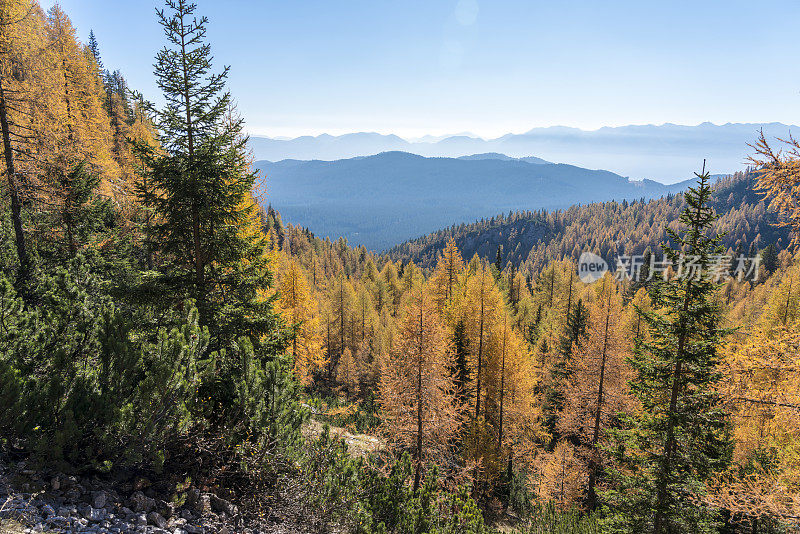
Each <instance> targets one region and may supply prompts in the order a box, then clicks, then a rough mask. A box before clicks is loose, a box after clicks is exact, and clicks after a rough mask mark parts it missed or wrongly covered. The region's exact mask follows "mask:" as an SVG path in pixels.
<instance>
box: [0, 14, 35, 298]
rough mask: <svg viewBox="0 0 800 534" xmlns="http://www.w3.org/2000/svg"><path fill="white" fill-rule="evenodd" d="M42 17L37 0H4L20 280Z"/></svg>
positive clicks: (0, 59)
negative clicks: (25, 186)
mask: <svg viewBox="0 0 800 534" xmlns="http://www.w3.org/2000/svg"><path fill="white" fill-rule="evenodd" d="M42 19H43V17H42V14H41V11H40V8H39V7H38V5H37V4H36V3H35V2H33V1H28V0H19V1H6V2H3V3H2V4H0V127H1V128H0V129H1V130H2V137H3V158H4V163H5V165H4V172H5V175H6V177H5V181H6V191H7V194H8V197H9V200H10V208H11V221H12V225H13V227H14V239H15V245H16V252H17V261H18V262H19V270H18V273H17V279H18V280H19V281H20V282H22V281H23V280H25V279H26V278H27V277H28V274H29V269H30V253H29V251H28V247H27V246H26V243H25V230H24V227H23V216H22V205H23V192H22V191H21V187H22V183H23V182H24V181H25V179H24V177H23V174H24V171H25V170H26V169H25V168H24V167H25V165H24V163H25V162H21V161H20V158H23V159H25V158H26V156H27V155H28V154H30V151H28V150H26V147H29V146H33V145H34V144H35V136H34V135H33V134H34V132H33V130H32V126H33V123H34V121H35V119H34V117H33V116H32V115H33V113H32V112H30V111H27V110H26V108H28V109H30V107H36V106H35V104H36V102H37V99H36V98H35V86H36V82H35V80H34V76H33V74H34V73H37V72H40V71H39V69H37V68H36V65H35V63H36V61H35V59H36V58H35V56H36V54H32V52H31V51H32V50H36V49H37V48H44V46H45V44H44V40H45V39H44V24H43V20H42ZM26 111H27V112H26ZM28 158H29V156H28Z"/></svg>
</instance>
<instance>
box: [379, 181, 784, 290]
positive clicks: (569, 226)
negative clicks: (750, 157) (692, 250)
mask: <svg viewBox="0 0 800 534" xmlns="http://www.w3.org/2000/svg"><path fill="white" fill-rule="evenodd" d="M755 182H756V179H755V175H754V174H753V173H736V174H734V175H732V176H730V177H724V178H719V179H718V180H717V181H716V182H715V185H714V191H713V194H712V196H711V199H710V201H709V202H710V205H711V206H712V207H713V208H714V209H715V210H716V211H717V212H718V213H719V214H720V218H719V219H718V220H717V221H715V223H714V225H713V229H714V231H716V232H720V233H724V234H725V235H724V237H723V240H722V244H723V245H724V247H725V249H726V252H728V253H730V254H736V255H738V254H742V253H748V252H749V253H751V255H752V252H753V251H754V250H760V249H762V248H764V247H766V246H767V245H769V244H773V245H776V246H778V247H779V248H782V247H785V246H786V245H787V244H788V242H789V237H788V229H787V228H785V227H777V226H776V225H775V223H776V222H777V221H778V216H777V214H776V212H775V210H771V209H769V208H768V207H767V202H765V200H764V197H763V195H761V194H759V193H758V192H757V191H755V190H754V185H755ZM685 207H686V203H685V200H684V197H683V195H682V194H680V193H678V194H670V195H666V196H664V197H662V198H658V199H654V200H649V201H647V200H644V199H640V200H634V201H631V202H627V201H623V202H614V201H612V202H598V203H592V204H586V205H576V206H571V207H570V208H568V209H566V210H556V211H546V210H538V211H532V212H531V211H526V212H519V211H514V212H509V213H508V214H500V215H497V216H495V217H492V218H491V219H481V220H480V221H478V222H475V223H473V224H460V225H454V226H451V227H449V228H445V229H443V230H440V231H438V232H434V233H432V234H429V235H426V236H424V237H421V238H418V239H414V240H411V241H408V242H406V243H403V244H400V245H398V246H396V247H393V248H391V249H390V250H389V251H388V253H387V254H388V256H389V257H390V258H392V259H393V260H395V261H404V262H408V261H413V262H414V263H416V264H418V265H420V266H421V267H423V268H426V269H430V268H432V267H433V266H434V265H435V262H436V258H437V257H438V254H439V253H440V251H441V250H443V249H444V247H445V244H446V243H447V241H448V240H449V239H453V240H455V242H456V245H457V246H458V247H459V249H460V250H462V251H463V252H464V256H465V257H468V258H471V257H472V256H473V255H474V254H477V255H478V256H479V257H481V258H483V259H487V260H490V261H495V259H496V258H497V252H498V248H499V249H500V256H501V264H502V265H505V264H506V263H510V264H512V265H514V266H515V267H516V268H518V269H519V270H521V271H523V272H525V273H527V274H531V275H532V274H535V273H538V272H540V271H541V270H542V268H543V267H544V265H545V264H547V262H549V261H552V260H560V259H565V258H571V259H573V260H576V261H577V259H578V257H579V256H580V254H581V253H582V252H586V251H589V252H594V253H596V254H599V255H600V256H602V257H603V258H604V259H605V260H606V261H607V262H610V263H611V265H614V262H615V257H616V256H617V255H634V254H643V253H644V252H645V250H646V249H650V250H651V251H655V252H658V253H660V245H661V243H662V242H663V241H664V240H667V239H668V236H667V233H666V229H667V228H668V227H673V228H674V227H676V224H677V220H678V216H679V215H680V212H681V211H682V210H683V209H684V208H685Z"/></svg>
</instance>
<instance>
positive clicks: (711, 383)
mask: <svg viewBox="0 0 800 534" xmlns="http://www.w3.org/2000/svg"><path fill="white" fill-rule="evenodd" d="M697 176H698V184H697V186H696V187H693V188H690V190H689V191H688V192H687V193H686V196H685V199H686V204H687V207H686V209H685V210H684V212H683V213H682V215H681V218H680V221H681V222H682V223H683V224H684V225H686V229H685V230H684V231H682V232H681V233H677V232H674V231H671V230H668V232H669V235H670V237H671V239H672V242H673V243H674V244H675V246H676V247H677V248H672V247H670V246H668V245H664V252H665V254H666V255H667V256H668V257H669V258H670V259H671V260H672V261H673V262H674V263H675V265H676V266H677V265H681V262H682V261H683V259H684V258H686V259H692V260H696V263H697V264H699V265H700V266H701V268H702V271H701V273H702V272H706V273H707V272H709V270H708V268H709V265H710V263H709V257H710V256H711V255H713V254H718V253H719V251H720V250H721V247H720V246H719V241H720V238H721V236H719V235H715V236H707V235H706V232H707V231H708V229H709V227H710V226H711V224H712V222H713V221H714V220H715V219H716V215H715V213H714V211H713V209H712V208H710V207H709V206H708V201H709V196H710V195H711V188H710V186H709V183H708V180H709V174H708V173H706V172H703V173H701V174H698V175H697ZM685 274H686V275H687V276H683V277H675V278H673V279H671V280H669V281H664V280H661V279H654V280H653V283H652V284H651V298H652V299H653V303H654V307H655V308H656V311H654V312H642V311H639V313H641V314H642V320H643V321H644V322H645V324H646V325H647V328H648V329H649V333H650V339H649V340H647V341H644V340H642V339H637V342H636V347H635V350H634V355H633V357H632V358H631V360H630V363H631V365H632V366H633V368H634V370H635V373H636V374H635V377H634V379H633V380H632V381H631V384H630V386H631V391H632V393H633V394H634V395H635V396H636V397H637V398H638V399H639V401H640V402H641V405H642V410H641V411H640V412H638V413H636V414H633V415H631V416H630V417H629V419H628V421H627V423H628V424H627V425H626V428H624V429H623V430H619V431H615V432H613V433H612V434H613V438H614V442H615V443H614V446H612V448H611V450H612V452H614V453H615V455H616V457H617V460H618V462H619V465H621V469H619V471H617V472H616V473H615V476H616V477H617V478H618V483H619V484H618V486H617V487H616V488H615V489H614V490H612V491H610V492H607V493H606V495H605V498H606V502H607V504H608V505H609V506H610V509H611V510H612V511H615V512H617V513H616V514H614V515H613V516H612V519H611V523H613V524H615V525H616V526H618V527H621V528H622V530H623V531H628V532H653V533H655V534H665V533H678V532H710V531H712V530H711V529H713V524H714V521H715V517H714V514H713V512H712V511H710V510H707V509H705V508H704V507H703V506H702V505H700V504H697V503H698V502H699V501H698V500H695V499H692V496H697V495H701V494H702V492H703V488H704V485H703V482H704V480H705V479H706V478H707V477H709V476H710V475H711V474H713V473H714V472H717V471H719V470H721V469H723V468H724V467H725V465H726V463H727V462H728V460H729V455H730V451H731V446H730V443H731V442H730V437H729V435H728V425H727V422H726V418H725V413H724V411H723V409H722V405H721V403H720V398H719V396H718V395H717V393H716V391H715V384H716V383H717V381H718V380H719V379H720V372H719V370H718V368H717V363H718V357H717V347H718V346H719V344H720V341H721V339H722V337H723V336H724V335H725V334H726V333H727V330H726V329H724V328H722V327H721V326H720V310H719V307H718V303H717V301H716V299H715V292H716V289H717V284H716V283H715V282H713V281H712V280H711V279H709V278H708V277H704V276H702V275H701V276H688V275H689V274H691V273H690V272H689V271H688V270H687V271H685Z"/></svg>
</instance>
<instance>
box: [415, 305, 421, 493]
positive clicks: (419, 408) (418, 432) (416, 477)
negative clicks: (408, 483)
mask: <svg viewBox="0 0 800 534" xmlns="http://www.w3.org/2000/svg"><path fill="white" fill-rule="evenodd" d="M422 339H423V327H422V296H421V295H420V302H419V354H418V355H417V466H416V469H415V471H414V493H416V492H417V490H418V489H419V482H420V469H421V468H422V358H423V349H422Z"/></svg>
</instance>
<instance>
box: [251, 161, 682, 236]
mask: <svg viewBox="0 0 800 534" xmlns="http://www.w3.org/2000/svg"><path fill="white" fill-rule="evenodd" d="M477 156H479V157H481V155H477ZM501 156H502V154H501ZM255 166H256V168H257V169H259V170H260V171H262V172H263V173H264V174H265V175H266V178H267V185H268V202H269V203H270V204H271V205H272V206H273V207H274V208H276V209H277V210H279V211H280V212H281V213H282V214H283V216H284V217H285V218H286V220H287V221H291V222H292V223H294V224H299V225H301V226H304V227H308V228H309V229H310V230H311V231H313V232H314V233H315V234H317V235H320V236H323V237H324V236H329V237H331V238H332V239H335V238H337V237H339V236H343V237H345V238H346V239H347V240H348V241H349V242H351V243H352V244H355V245H365V246H366V247H367V248H370V249H372V250H383V249H386V248H388V247H390V246H393V245H395V244H397V243H400V242H402V241H404V240H407V239H411V238H414V237H417V236H420V235H424V234H426V233H428V232H432V231H435V230H437V229H439V228H442V227H445V226H450V225H451V224H457V223H461V222H466V221H471V220H475V219H478V218H480V217H482V216H485V215H486V214H488V213H497V212H506V211H511V210H520V209H524V210H527V209H559V208H567V207H569V206H571V205H573V204H580V203H588V202H594V201H601V200H612V199H617V200H620V201H622V200H623V199H628V200H632V199H638V198H654V197H660V196H663V195H667V194H670V193H673V192H677V191H680V190H682V189H683V188H685V187H686V186H687V185H688V182H681V183H678V184H674V185H665V184H661V183H658V182H655V181H652V180H641V181H635V180H630V179H629V178H626V177H623V176H620V175H618V174H615V173H612V172H610V171H606V170H596V169H585V168H581V167H578V166H575V165H569V164H565V163H536V162H535V160H534V162H531V161H526V160H524V159H517V158H510V159H497V157H490V158H486V159H460V158H447V157H425V156H420V155H417V154H411V153H406V152H398V151H389V152H382V153H380V154H377V155H372V156H360V157H354V158H347V159H341V160H335V161H326V160H319V159H317V160H309V161H301V160H293V159H287V160H281V161H277V162H270V161H259V162H256V164H255Z"/></svg>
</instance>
